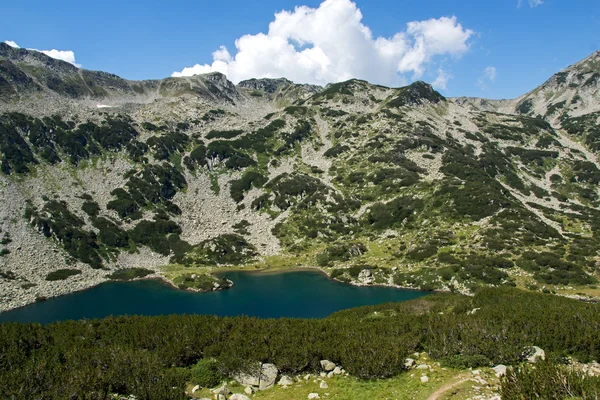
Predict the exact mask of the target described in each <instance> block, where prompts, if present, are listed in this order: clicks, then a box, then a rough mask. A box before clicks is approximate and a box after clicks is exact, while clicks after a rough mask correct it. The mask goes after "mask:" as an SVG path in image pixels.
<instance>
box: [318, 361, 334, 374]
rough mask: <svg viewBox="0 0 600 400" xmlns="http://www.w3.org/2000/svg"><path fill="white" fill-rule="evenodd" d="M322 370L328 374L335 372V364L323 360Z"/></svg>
mask: <svg viewBox="0 0 600 400" xmlns="http://www.w3.org/2000/svg"><path fill="white" fill-rule="evenodd" d="M321 368H323V370H324V371H326V372H329V371H333V370H334V369H335V363H333V362H331V361H329V360H321Z"/></svg>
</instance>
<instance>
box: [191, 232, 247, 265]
mask: <svg viewBox="0 0 600 400" xmlns="http://www.w3.org/2000/svg"><path fill="white" fill-rule="evenodd" d="M256 254H257V253H256V248H255V247H254V246H253V245H252V244H250V243H248V242H247V241H246V239H244V238H243V237H242V236H240V235H236V234H229V235H227V234H226V235H220V236H217V237H215V238H213V239H209V240H205V241H203V242H201V243H200V244H198V245H197V246H195V247H194V250H193V251H192V252H191V253H190V254H189V255H188V257H189V258H190V259H192V260H193V262H194V263H198V264H201V265H220V264H240V263H243V262H246V261H248V260H250V259H252V258H253V257H254V256H255V255H256Z"/></svg>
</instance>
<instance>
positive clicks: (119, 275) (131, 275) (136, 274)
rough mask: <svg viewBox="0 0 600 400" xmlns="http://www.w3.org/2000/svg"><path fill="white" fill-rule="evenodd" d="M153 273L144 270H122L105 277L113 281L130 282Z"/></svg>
mask: <svg viewBox="0 0 600 400" xmlns="http://www.w3.org/2000/svg"><path fill="white" fill-rule="evenodd" d="M153 273H154V272H153V271H151V270H149V269H146V268H124V269H118V270H116V271H115V272H113V273H112V274H110V275H107V276H106V277H107V278H108V279H112V280H115V281H130V280H132V279H136V278H144V277H146V276H148V275H152V274H153Z"/></svg>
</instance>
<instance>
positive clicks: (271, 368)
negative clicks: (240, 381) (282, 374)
mask: <svg viewBox="0 0 600 400" xmlns="http://www.w3.org/2000/svg"><path fill="white" fill-rule="evenodd" d="M277 374H279V370H278V369H277V367H276V366H275V365H274V364H263V365H262V369H261V375H260V385H258V389H259V390H265V389H269V388H272V387H273V386H274V385H275V381H276V380H277Z"/></svg>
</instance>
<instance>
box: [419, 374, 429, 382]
mask: <svg viewBox="0 0 600 400" xmlns="http://www.w3.org/2000/svg"><path fill="white" fill-rule="evenodd" d="M427 382H429V377H428V376H427V375H423V376H422V377H421V383H427Z"/></svg>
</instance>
